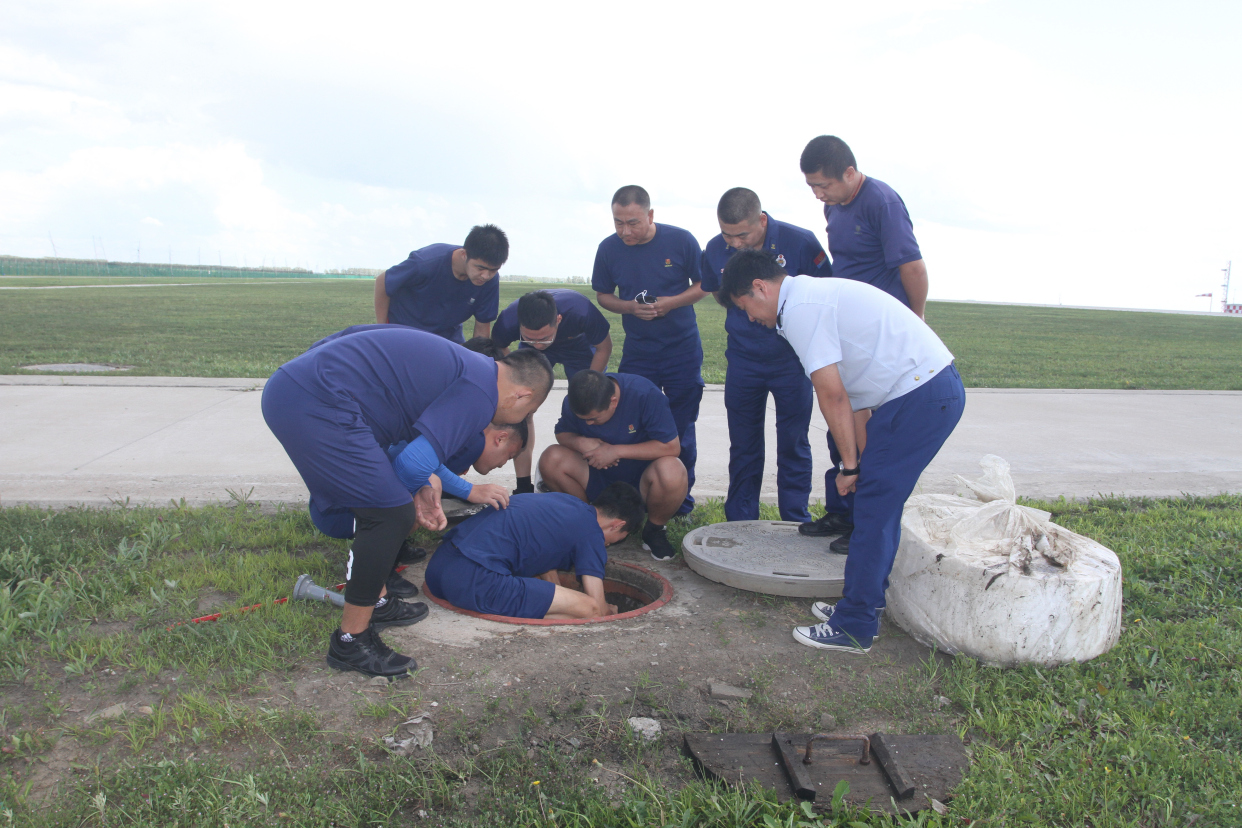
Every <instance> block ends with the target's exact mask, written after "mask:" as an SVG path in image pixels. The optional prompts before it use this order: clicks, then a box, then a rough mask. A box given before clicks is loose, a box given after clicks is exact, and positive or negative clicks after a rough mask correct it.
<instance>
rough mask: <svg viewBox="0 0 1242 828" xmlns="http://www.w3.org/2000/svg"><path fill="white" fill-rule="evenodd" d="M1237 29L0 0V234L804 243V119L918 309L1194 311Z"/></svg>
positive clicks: (1005, 19) (1060, 14)
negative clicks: (740, 220) (854, 190)
mask: <svg viewBox="0 0 1242 828" xmlns="http://www.w3.org/2000/svg"><path fill="white" fill-rule="evenodd" d="M1239 32H1242V4H1239V3H1236V2H1193V0H1192V1H1191V2H1184V3H1177V4H1171V3H1147V2H1083V0H1076V2H1060V0H1052V1H1051V2H1041V3H1030V2H986V1H985V0H978V1H977V2H976V1H975V0H891V2H886V3H883V4H878V3H867V4H860V3H856V2H835V1H834V0H815V2H781V1H780V0H772V1H771V2H765V3H754V2H750V3H734V2H728V0H724V1H723V2H717V3H712V4H706V3H683V2H679V0H665V2H661V3H637V2H633V0H631V2H628V3H621V4H584V3H580V2H577V3H568V2H566V3H544V2H538V1H537V0H532V2H528V3H511V2H510V3H493V2H486V0H484V1H483V2H472V3H438V4H434V5H432V4H426V3H420V2H414V3H410V2H402V3H387V2H368V3H364V4H342V3H330V4H329V3H314V2H303V3H297V4H291V3H268V2H263V0H247V1H246V2H215V3H202V4H178V3H166V2H112V1H111V0H95V2H90V3H62V2H55V0H37V2H33V1H31V0H6V2H5V4H4V8H3V11H0V254H10V255H20V256H49V255H53V254H54V253H55V254H58V255H60V256H68V257H78V258H94V257H106V258H108V259H112V260H125V261H132V260H134V259H135V258H139V259H140V260H141V261H158V262H164V261H170V260H171V261H173V262H177V263H185V264H196V263H203V264H216V263H222V264H225V265H248V266H254V265H257V264H269V265H270V264H277V265H281V266H283V265H289V266H302V267H311V268H313V269H315V270H320V271H322V270H325V269H332V268H349V267H361V268H384V267H387V266H390V265H393V264H396V263H397V262H399V261H401V260H402V259H404V258H405V257H406V256H407V255H408V254H409V252H410V251H411V250H414V249H416V248H419V247H422V246H423V245H426V244H431V243H434V242H453V243H460V242H461V241H462V240H463V239H464V238H465V235H466V233H467V232H468V231H469V229H470V227H471V226H472V225H474V224H479V223H484V222H493V223H495V224H498V225H499V226H501V227H502V228H504V230H505V231H506V232H507V233H508V235H509V237H510V242H511V255H510V258H509V262H508V263H507V264H506V266H505V268H504V269H503V270H502V273H508V274H515V275H527V276H532V277H546V278H564V277H569V276H586V277H589V276H590V272H591V266H592V263H593V261H594V256H595V249H596V247H597V246H598V244H599V242H600V241H601V240H602V239H603V238H604V237H605V236H607V235H608V234H609V233H610V232H611V231H612V220H611V215H610V212H609V200H610V197H611V195H612V193H613V192H614V191H615V190H616V189H617V188H618V187H620V186H622V185H625V184H641V185H642V186H644V187H646V188H647V189H648V191H650V193H651V195H652V200H653V207H654V208H655V214H656V220H657V221H658V222H664V223H668V224H673V225H677V226H681V227H684V228H686V229H688V230H690V231H691V232H692V233H694V235H695V236H696V237H697V238H698V239H699V242H700V243H701V244H706V242H707V241H708V239H710V238H711V237H712V236H713V235H715V234H716V233H718V232H719V228H718V226H717V225H716V220H715V205H716V202H717V200H718V199H719V197H720V195H721V193H723V192H724V191H725V190H726V189H729V188H730V187H735V186H745V187H750V188H751V189H753V190H755V191H756V192H757V193H758V194H759V196H760V198H761V200H762V202H763V205H764V208H765V209H766V210H767V211H768V212H769V214H770V215H772V216H774V217H776V218H779V219H782V220H784V221H789V222H792V223H795V224H799V225H801V226H804V227H807V228H809V229H811V230H813V231H814V232H815V233H816V234H817V235H818V236H819V237H820V239H821V240H823V238H824V221H823V214H822V211H821V208H822V206H821V205H820V204H819V203H818V202H816V201H815V200H814V198H813V197H812V195H811V193H810V190H809V188H808V187H807V186H806V184H805V182H804V180H803V177H802V174H801V173H800V171H799V169H798V157H799V154H800V153H801V151H802V148H803V147H804V146H805V145H806V142H807V141H808V140H810V139H811V138H813V137H814V136H816V135H821V134H833V135H838V136H840V137H841V138H842V139H844V140H845V141H846V142H847V143H849V145H850V146H851V147H852V149H853V150H854V154H855V156H856V158H857V159H858V167H859V169H860V170H861V171H862V172H864V173H866V174H868V175H870V176H873V177H875V178H877V179H880V180H883V181H885V182H887V183H888V184H890V185H891V186H892V187H893V188H894V189H896V190H897V192H898V193H900V194H901V196H902V197H903V199H904V200H905V202H906V205H907V206H908V208H909V210H910V214H911V217H912V219H913V221H914V228H915V233H916V235H917V237H918V240H919V243H920V247H921V249H922V251H923V254H924V259H925V260H926V263H927V267H928V272H929V278H930V297H931V298H932V299H946V300H948V299H955V300H962V299H968V300H979V301H1000V302H1031V303H1048V304H1057V303H1062V304H1066V305H1096V306H1106V307H1144V308H1167V309H1181V310H1206V309H1207V308H1208V300H1207V299H1206V298H1196V294H1200V293H1207V292H1212V293H1214V294H1215V302H1216V303H1217V304H1215V307H1216V308H1219V300H1220V294H1221V288H1220V285H1221V282H1222V280H1223V273H1222V272H1221V269H1222V268H1224V267H1225V265H1226V262H1227V261H1229V260H1231V259H1232V260H1234V261H1235V263H1237V264H1238V265H1239V268H1238V269H1239V270H1240V271H1242V203H1240V201H1239V198H1238V192H1239V184H1240V183H1242V161H1240V160H1239V158H1240V153H1239V152H1238V149H1237V148H1238V146H1240V145H1242V130H1240V129H1239V127H1240V126H1242V124H1240V123H1239V121H1240V118H1239V106H1240V104H1242V71H1240V69H1239V58H1238V56H1237V38H1238V34H1239ZM1235 282H1236V284H1235V286H1234V288H1233V290H1232V291H1231V296H1232V297H1233V299H1234V301H1242V298H1240V297H1242V275H1240V276H1239V278H1238V279H1236V280H1235Z"/></svg>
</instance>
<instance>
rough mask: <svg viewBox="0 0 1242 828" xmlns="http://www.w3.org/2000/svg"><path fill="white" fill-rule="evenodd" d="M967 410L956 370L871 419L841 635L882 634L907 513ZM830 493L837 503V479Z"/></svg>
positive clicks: (839, 611)
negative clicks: (880, 610) (881, 614)
mask: <svg viewBox="0 0 1242 828" xmlns="http://www.w3.org/2000/svg"><path fill="white" fill-rule="evenodd" d="M965 404H966V392H965V390H964V389H963V388H962V378H961V377H960V376H959V375H958V373H957V367H956V366H953V365H950V366H948V367H946V368H945V369H944V370H943V371H942V372H941V373H940V375H939V376H937V377H936V378H935V379H932V380H929V381H928V382H927V384H926V385H922V386H919V387H918V388H916V389H915V390H913V391H911V392H910V393H909V394H906V395H905V396H903V397H898V398H897V399H895V400H892V401H891V402H887V403H885V404H884V405H882V406H880V407H879V408H877V409H876V410H875V411H874V412H873V413H872V415H871V419H870V421H868V423H867V446H866V448H865V449H863V453H862V458H861V472H860V473H859V476H858V487H857V491H855V492H854V493H853V496H852V498H850V500H852V501H853V503H852V506H853V509H852V513H853V518H854V534H853V535H852V536H851V537H850V554H849V557H847V558H846V560H845V588H844V591H843V593H842V597H841V600H840V601H838V602H837V605H836V608H835V609H834V610H833V612H832V625H833V628H834V629H838V630H841V631H843V632H846V633H849V634H850V635H852V636H854V637H855V638H859V639H863V640H866V639H870V638H871V637H872V636H874V635H875V634H876V633H877V632H879V624H878V623H877V618H876V612H875V610H876V607H882V606H884V591H885V590H886V589H888V573H889V572H891V571H892V569H893V560H894V559H895V558H896V556H897V545H898V544H899V543H901V512H902V509H903V508H904V507H905V505H906V499H907V498H908V497H910V493H911V492H913V491H914V487H915V485H916V484H917V483H918V482H919V475H921V474H922V473H923V470H924V469H925V468H927V466H928V464H929V463H931V461H932V458H934V457H935V456H936V453H937V452H938V451H940V447H941V446H943V445H944V441H945V440H947V439H948V438H949V435H950V434H952V433H953V429H954V428H955V427H956V426H957V423H958V421H959V420H960V419H961V418H962V411H963V409H964V408H965ZM829 485H830V486H831V489H830V490H829V492H828V496H829V498H830V499H831V498H832V497H835V496H836V491H837V490H836V481H835V478H834V479H833V481H832V482H831V483H830V484H829ZM837 500H838V502H848V501H847V499H844V498H837Z"/></svg>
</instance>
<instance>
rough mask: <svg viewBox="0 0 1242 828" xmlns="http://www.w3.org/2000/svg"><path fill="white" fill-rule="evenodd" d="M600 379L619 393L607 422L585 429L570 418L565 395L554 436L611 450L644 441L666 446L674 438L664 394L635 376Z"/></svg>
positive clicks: (574, 417) (575, 417)
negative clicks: (582, 439) (578, 439)
mask: <svg viewBox="0 0 1242 828" xmlns="http://www.w3.org/2000/svg"><path fill="white" fill-rule="evenodd" d="M604 376H607V377H611V378H612V379H613V380H614V381H615V382H616V383H617V386H618V387H619V389H620V391H621V399H619V400H618V401H617V409H616V411H614V412H612V417H610V418H609V420H608V422H606V423H600V424H598V425H588V424H587V422H586V421H585V420H583V419H582V418H581V417H579V416H578V415H576V414H574V412H573V409H571V408H570V407H569V396H568V395H566V397H565V399H564V400H562V401H561V418H560V419H559V420H557V422H556V428H555V429H553V432H554V433H556V434H564V433H571V434H580V435H582V436H583V437H594V438H596V439H597V440H603V441H604V442H605V443H609V444H610V445H614V446H628V445H633V444H634V443H645V442H647V441H648V440H659V441H660V442H661V443H667V442H669V441H670V440H672V439H673V438H674V437H676V436H677V425H676V423H674V422H673V410H672V409H671V408H670V407H669V404H668V397H666V396H664V392H663V391H661V390H660V389H659V388H657V387H656V386H655V383H653V382H652V381H651V380H649V379H647V378H646V377H640V376H638V375H637V374H613V373H608V374H605V375H604ZM621 462H623V463H624V462H626V461H625V460H622V461H621ZM642 462H644V463H645V462H646V461H642Z"/></svg>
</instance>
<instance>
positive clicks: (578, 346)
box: [492, 289, 611, 364]
mask: <svg viewBox="0 0 1242 828" xmlns="http://www.w3.org/2000/svg"><path fill="white" fill-rule="evenodd" d="M548 293H550V294H552V300H553V301H554V302H556V312H557V313H559V314H560V315H561V323H560V325H558V326H557V328H556V339H555V341H553V343H552V344H551V345H549V346H548V347H547V349H545V350H544V352H543V355H544V356H546V357H547V358H548V362H551V363H557V362H559V363H561V364H565V363H567V362H569V363H575V362H581V361H582V360H583V359H585V360H586V361H587V362H590V360H591V357H593V356H594V355H595V346H596V345H598V344H599V343H600V342H603V341H604V337H606V336H608V331H609V330H610V329H611V326H610V325H609V324H608V320H607V319H605V318H604V315H603V314H602V313H600V311H599V308H597V307H595V303H594V302H592V301H591V300H590V299H588V298H587V297H585V296H583V295H582V294H581V293H579V292H578V291H576V290H566V289H556V290H549V291H548ZM521 337H522V334H521V330H520V326H519V325H518V300H515V301H513V302H511V303H510V304H509V307H507V308H505V309H504V310H502V311H501V312H500V316H498V317H497V318H496V324H495V325H493V326H492V341H493V342H495V343H496V344H497V345H499V346H500V347H502V348H508V347H509V345H510V344H511V343H513V342H516V341H517V340H519V339H521ZM521 347H523V348H529V347H530V346H529V345H526V344H523V345H522V346H521Z"/></svg>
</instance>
